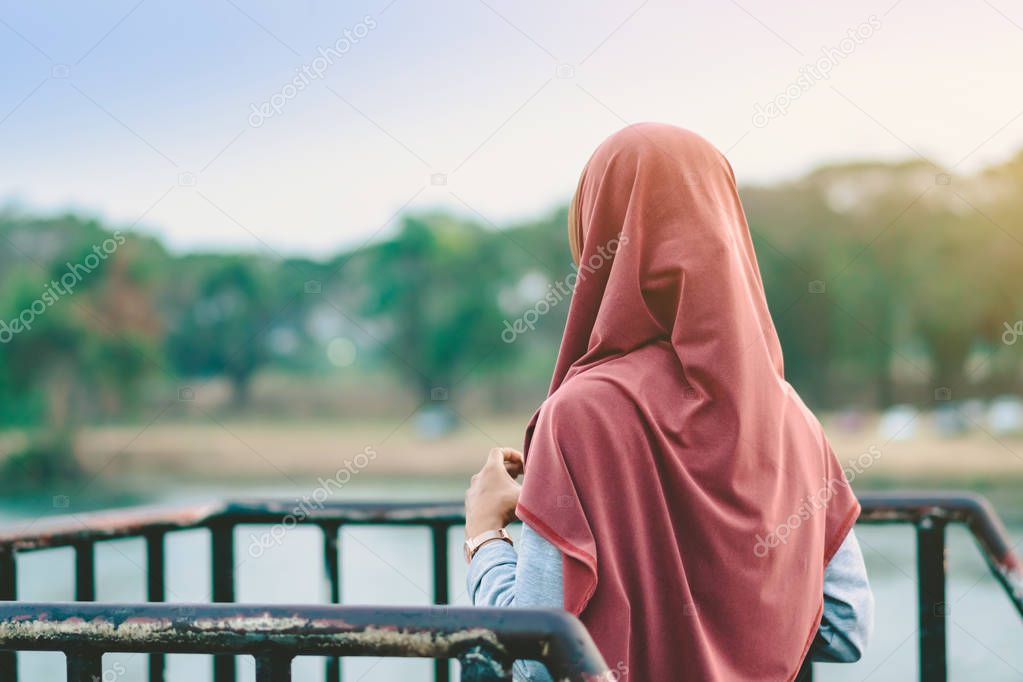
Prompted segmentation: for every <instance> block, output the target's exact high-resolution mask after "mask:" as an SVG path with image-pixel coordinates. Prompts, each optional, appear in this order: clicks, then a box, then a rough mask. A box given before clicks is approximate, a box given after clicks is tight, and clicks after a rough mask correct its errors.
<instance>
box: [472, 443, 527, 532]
mask: <svg viewBox="0 0 1023 682" xmlns="http://www.w3.org/2000/svg"><path fill="white" fill-rule="evenodd" d="M522 464H523V459H522V453H521V452H519V451H518V450H513V449H512V448H494V449H493V450H491V451H490V454H489V455H488V456H487V463H486V464H484V465H483V468H482V469H480V472H479V473H478V474H476V475H475V476H473V477H472V482H471V483H470V484H469V489H468V490H466V491H465V536H466V537H467V538H471V537H475V536H477V535H479V534H480V533H482V532H483V531H486V530H498V529H500V528H504V527H505V526H507V525H508V524H509V523H511V522H512V521H513V520H514V519H515V505H516V504H518V502H519V490H520V489H521V486H520V485H519V484H518V483H516V482H515V478H517V477H518V476H519V475H521V474H522Z"/></svg>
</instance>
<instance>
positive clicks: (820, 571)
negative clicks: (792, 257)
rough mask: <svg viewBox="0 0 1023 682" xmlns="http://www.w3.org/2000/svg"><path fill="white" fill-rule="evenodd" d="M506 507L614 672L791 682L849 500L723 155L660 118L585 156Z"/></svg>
mask: <svg viewBox="0 0 1023 682" xmlns="http://www.w3.org/2000/svg"><path fill="white" fill-rule="evenodd" d="M576 202H577V203H576V205H575V206H574V209H575V214H576V215H578V223H579V225H578V228H579V233H578V235H577V238H578V243H579V244H580V245H581V257H580V269H579V273H578V278H577V280H576V285H575V291H574V293H573V296H572V302H571V306H570V309H569V314H568V321H567V323H566V327H565V333H564V337H563V339H562V343H561V349H560V352H559V354H558V360H557V364H556V367H555V371H554V377H553V379H552V382H551V387H550V392H549V394H548V398H547V400H546V401H545V402H544V404H543V405H542V406H541V407H540V409H539V410H538V411H537V413H536V414H535V415H534V416H533V419H532V421H531V422H530V425H529V427H528V429H527V433H526V444H525V448H524V451H525V455H526V467H525V477H524V480H523V488H522V493H521V496H520V499H519V505H518V508H517V513H518V516H519V518H521V519H522V520H523V521H525V522H526V523H528V524H529V525H530V526H532V527H533V528H534V529H535V530H536V531H537V532H539V533H540V534H541V535H542V536H544V537H545V538H546V539H547V540H548V541H550V542H551V543H552V544H554V545H555V546H556V547H558V549H559V550H560V551H561V552H562V554H563V557H564V598H565V604H564V606H565V608H566V610H568V611H570V612H572V613H574V614H576V615H578V616H580V618H581V619H582V621H583V623H584V624H585V625H586V626H587V628H588V629H589V631H590V633H591V635H592V636H593V638H594V640H595V642H596V643H597V646H598V647H599V648H600V650H601V652H602V653H603V654H604V657H605V660H606V661H607V662H608V665H609V667H610V670H611V673H610V675H609V676H608V679H614V680H624V681H625V682H673V681H675V680H714V681H717V680H721V681H727V682H736V681H740V680H783V681H784V680H792V679H793V678H794V677H795V675H796V673H797V671H798V668H799V666H800V664H801V662H802V660H803V658H804V657H805V655H806V653H807V651H808V649H809V646H810V643H811V641H812V639H813V636H814V635H815V633H816V631H817V628H818V625H819V623H820V617H821V611H822V606H823V580H824V567H825V566H826V565H827V563H828V561H829V560H830V559H831V556H832V555H833V554H834V553H835V551H836V550H837V549H838V547H839V545H840V544H841V543H842V540H843V539H844V538H845V536H846V534H847V533H848V531H849V528H850V527H851V526H852V524H853V523H854V521H855V520H856V517H857V516H858V513H859V504H858V503H857V501H856V499H855V496H854V495H853V494H852V491H851V489H850V487H849V484H848V481H847V480H846V478H845V475H844V473H843V471H842V468H841V466H840V465H839V463H838V461H837V459H836V457H835V455H834V453H833V452H832V450H831V448H830V446H829V444H828V442H827V439H826V437H825V435H824V432H823V430H822V428H821V425H820V423H819V422H818V421H817V419H816V418H815V417H814V416H813V414H811V413H810V411H809V410H808V409H807V408H806V406H805V405H804V404H803V402H802V401H801V400H800V398H799V396H798V395H797V394H796V392H795V391H794V390H793V389H792V387H791V386H789V384H788V383H787V382H786V381H785V378H784V373H783V363H782V354H781V347H780V345H779V343H778V337H777V334H776V333H775V329H774V325H773V323H772V321H771V317H770V314H769V312H768V308H767V302H766V299H765V297H764V290H763V284H762V282H761V278H760V272H759V269H758V267H757V262H756V256H755V254H754V251H753V245H752V242H751V239H750V233H749V228H748V226H747V224H746V219H745V215H744V213H743V210H742V206H741V204H740V202H739V197H738V193H737V191H736V186H735V177H734V175H733V173H732V170H731V167H730V166H729V165H728V162H727V161H726V160H725V158H724V157H723V156H722V155H721V153H720V152H719V151H718V150H717V149H715V148H714V147H713V146H712V145H711V144H710V143H708V142H707V141H706V140H704V139H703V138H701V137H699V136H698V135H695V134H694V133H691V132H689V131H686V130H683V129H680V128H676V127H673V126H668V125H662V124H649V123H648V124H638V125H634V126H630V127H628V128H626V129H624V130H622V131H620V132H618V133H616V134H615V135H613V136H612V137H610V138H609V139H608V140H607V141H605V142H604V143H603V144H602V145H601V146H600V147H599V148H598V149H597V151H596V152H595V153H594V155H593V156H592V158H591V159H590V161H589V163H588V164H587V166H586V169H585V171H584V174H583V178H582V180H581V181H580V186H579V192H578V193H577V196H576Z"/></svg>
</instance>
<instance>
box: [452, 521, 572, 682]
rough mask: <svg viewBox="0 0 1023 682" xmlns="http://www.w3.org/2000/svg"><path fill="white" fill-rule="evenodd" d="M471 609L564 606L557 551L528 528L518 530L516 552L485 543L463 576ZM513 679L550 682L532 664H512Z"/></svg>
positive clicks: (503, 545) (542, 668) (539, 665)
mask: <svg viewBox="0 0 1023 682" xmlns="http://www.w3.org/2000/svg"><path fill="white" fill-rule="evenodd" d="M466 588H467V589H468V592H469V599H470V600H471V601H472V603H473V604H474V605H475V606H497V607H504V608H514V607H520V608H556V609H560V608H562V607H563V604H564V597H563V594H564V587H563V585H562V575H561V552H559V551H558V548H557V547H555V546H554V545H552V544H551V543H549V542H547V540H545V539H544V538H543V537H542V536H541V535H540V534H539V533H537V532H536V531H534V530H533V529H532V528H530V527H529V526H528V525H523V527H522V538H521V539H520V540H519V551H518V552H517V553H516V551H515V548H514V547H512V546H511V545H509V544H508V543H507V542H488V543H487V544H485V545H484V546H483V547H481V548H480V549H479V551H478V552H476V555H475V556H474V557H473V558H472V562H471V563H470V564H469V571H468V574H467V575H466ZM513 672H514V675H515V679H516V680H525V681H528V682H551V676H550V674H549V673H548V672H547V668H546V667H545V666H544V665H543V664H542V663H538V662H536V661H516V662H515V665H514V667H513Z"/></svg>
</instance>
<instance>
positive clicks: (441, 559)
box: [430, 522, 451, 682]
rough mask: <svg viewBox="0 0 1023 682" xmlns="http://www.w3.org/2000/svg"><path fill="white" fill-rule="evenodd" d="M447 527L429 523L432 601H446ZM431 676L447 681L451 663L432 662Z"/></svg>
mask: <svg viewBox="0 0 1023 682" xmlns="http://www.w3.org/2000/svg"><path fill="white" fill-rule="evenodd" d="M448 528H449V526H448V525H447V524H445V523H443V522H439V523H433V524H431V525H430V533H431V535H432V540H433V603H434V604H447V603H448V600H449V599H448ZM433 677H434V680H436V682H449V679H450V677H451V664H450V662H449V661H448V659H446V658H438V659H436V660H435V661H434V662H433Z"/></svg>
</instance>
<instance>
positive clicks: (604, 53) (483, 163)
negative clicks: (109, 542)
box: [0, 0, 1023, 255]
mask: <svg viewBox="0 0 1023 682" xmlns="http://www.w3.org/2000/svg"><path fill="white" fill-rule="evenodd" d="M550 5H551V3H544V2H540V1H533V0H518V1H516V2H512V1H511V0H451V1H445V0H438V1H437V2H430V3H424V2H415V1H414V0H393V2H392V0H374V1H372V2H359V1H352V2H344V3H326V2H313V1H311V0H298V1H296V2H290V3H283V2H269V1H262V0H261V1H252V0H204V1H202V2H199V1H192V0H177V1H175V2H171V1H169V0H143V1H142V2H139V1H138V0H128V1H125V2H121V1H110V2H103V3H69V2H56V1H43V2H32V3H21V2H13V1H9V0H3V1H0V60H2V61H0V64H2V67H3V74H4V76H3V79H2V80H0V203H15V204H16V205H19V206H21V207H24V208H25V209H27V210H33V211H39V212H49V211H54V210H61V209H64V208H67V207H73V208H76V209H78V210H82V211H85V212H87V213H90V214H95V215H98V216H101V217H103V218H105V219H107V220H110V221H113V222H115V223H117V224H119V225H122V226H126V225H132V224H134V225H135V226H136V229H140V230H145V231H149V232H152V233H156V234H159V235H160V236H161V237H163V238H164V239H165V240H166V241H167V242H168V243H169V244H170V245H172V246H173V247H174V248H176V249H196V248H230V249H244V250H259V249H265V250H269V251H272V252H277V253H306V254H311V255H322V254H325V253H327V252H329V251H331V250H333V249H337V248H340V247H343V246H348V245H353V244H357V243H359V242H361V241H363V240H365V239H368V238H373V237H374V236H379V235H382V234H386V233H387V231H388V230H389V229H391V228H392V227H393V221H392V219H391V218H392V216H393V215H394V214H395V213H396V212H397V211H399V210H401V209H402V208H403V207H404V208H405V209H417V208H430V207H436V206H445V207H450V208H452V209H454V210H457V211H460V212H462V213H465V214H470V215H475V216H476V217H477V218H479V219H481V220H487V221H491V222H493V223H504V222H506V221H509V220H516V219H523V218H529V217H532V216H536V215H539V214H541V213H543V212H545V211H547V210H549V209H550V208H551V207H552V206H554V205H555V204H557V203H558V202H559V201H563V200H564V199H565V198H567V196H568V195H569V193H570V192H571V191H572V189H573V188H574V186H575V181H576V177H577V174H578V172H579V169H580V168H581V166H582V164H583V163H584V162H585V160H586V158H587V156H588V155H589V153H590V152H591V151H592V149H593V148H594V147H595V146H596V145H597V144H598V143H599V142H600V140H601V139H603V138H604V137H605V136H606V135H608V134H610V133H611V132H613V131H614V130H616V129H617V128H619V127H621V126H622V125H624V124H625V123H626V122H633V121H641V120H663V121H669V122H672V123H676V124H679V125H683V126H686V127H689V128H692V129H694V130H697V131H698V132H700V133H702V134H703V135H705V136H706V137H708V138H709V139H710V140H711V141H713V142H714V143H715V144H717V145H718V146H719V147H721V148H722V149H725V150H727V153H728V155H729V157H730V158H731V159H732V162H733V165H734V166H735V168H736V172H737V174H738V176H739V178H740V181H746V182H761V181H771V180H777V179H781V178H786V177H792V176H795V175H798V174H799V173H800V172H803V171H805V170H806V169H808V168H810V167H812V166H813V165H815V164H818V163H823V162H829V161H838V160H847V159H854V158H882V159H895V158H911V157H912V156H913V155H914V154H922V155H925V156H927V157H928V158H930V159H932V160H933V161H935V162H938V163H943V164H946V165H949V166H951V165H956V170H957V171H960V172H968V171H969V170H971V169H974V168H976V167H978V166H980V165H982V164H984V163H990V162H993V161H999V160H1001V159H1004V158H1005V157H1007V156H1009V155H1010V154H1013V153H1015V152H1016V151H1017V150H1018V149H1020V148H1021V147H1023V89H1021V88H1019V87H1018V85H1019V77H1020V75H1019V65H1020V64H1023V10H1021V9H1020V8H1019V7H1018V6H1015V7H1014V6H1013V5H1012V4H1011V3H1009V2H1007V1H1006V0H990V2H988V1H986V0H940V2H939V3H937V4H935V3H925V2H923V1H922V0H901V1H900V2H895V1H894V0H888V1H886V2H871V1H869V0H868V1H867V2H864V3H857V4H856V5H855V6H854V5H852V4H850V3H810V2H796V3H787V4H784V5H779V4H778V3H772V2H768V1H766V0H765V1H760V0H757V1H753V0H743V1H742V2H740V3H735V2H722V1H720V0H696V1H694V2H687V3H674V2H669V1H668V0H648V1H647V2H642V0H639V1H630V2H625V1H622V0H619V1H618V2H610V1H609V0H601V1H590V2H582V1H581V0H579V1H576V0H566V1H564V2H559V3H557V4H556V6H554V7H551V6H550ZM872 17H873V18H872ZM865 26H866V27H867V28H864V27H865ZM850 30H852V31H854V32H855V31H857V30H861V31H862V32H863V33H864V34H866V35H867V37H865V38H864V37H862V36H861V37H860V40H859V41H858V42H855V43H851V42H850V43H847V45H846V46H847V47H848V46H852V47H851V49H850V50H848V52H835V51H834V49H832V50H831V54H832V57H831V58H830V66H829V67H828V68H829V69H830V75H829V77H828V78H826V79H824V78H816V77H813V78H810V79H809V80H808V81H807V80H806V77H805V73H806V71H805V69H806V67H808V66H809V65H813V64H815V63H817V62H818V61H819V60H820V59H821V58H822V55H824V54H825V53H824V52H822V48H835V49H839V48H840V47H841V41H843V39H844V38H846V36H847V35H848V32H849V31H850ZM353 35H354V36H357V37H356V38H355V39H354V40H351V41H349V42H348V43H344V42H343V41H344V40H345V36H349V37H351V36H353ZM339 39H342V44H343V45H344V47H345V50H344V51H343V54H342V53H341V52H338V53H337V54H338V55H340V56H338V57H335V58H333V59H332V61H331V62H330V63H327V64H326V67H325V68H323V69H321V73H322V77H321V78H315V79H310V80H308V86H307V87H305V88H304V89H302V90H301V91H297V92H289V96H288V97H284V99H283V100H282V99H281V98H282V97H283V93H284V92H285V86H286V84H287V83H289V81H291V80H292V79H294V78H295V77H296V75H297V74H299V73H301V70H302V69H303V68H307V69H308V68H313V67H314V60H315V59H316V58H317V55H318V54H319V53H318V49H319V48H327V47H329V46H333V45H336V44H337V43H338V40H339ZM835 55H838V56H835ZM320 66H323V62H322V61H321V62H320ZM801 74H804V83H803V85H802V86H799V85H798V79H799V78H800V76H801ZM807 83H809V85H807ZM792 88H797V89H798V90H799V92H798V94H797V95H796V96H795V97H790V98H789V100H790V101H789V103H788V106H787V108H786V113H784V115H777V116H772V117H770V118H769V119H768V120H767V122H766V125H762V126H758V125H754V122H753V113H754V111H755V109H756V107H757V106H758V105H760V106H764V105H766V104H767V103H769V102H771V101H774V100H775V99H776V98H777V97H778V96H779V95H780V94H782V93H785V92H786V90H789V91H790V92H795V90H792ZM275 95H277V96H278V97H277V100H278V102H279V103H282V106H280V107H279V112H275V113H274V115H273V116H270V117H269V118H266V119H265V120H263V121H261V125H258V126H253V125H252V116H251V113H252V110H253V109H252V107H253V105H256V106H257V107H258V106H259V105H260V104H262V103H264V102H267V101H269V100H270V99H271V98H272V97H274V96H275ZM760 122H761V123H764V120H763V119H761V121H760ZM441 176H443V183H444V184H435V183H438V182H440V181H441V180H440V178H441ZM431 178H433V180H432V181H431Z"/></svg>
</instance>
